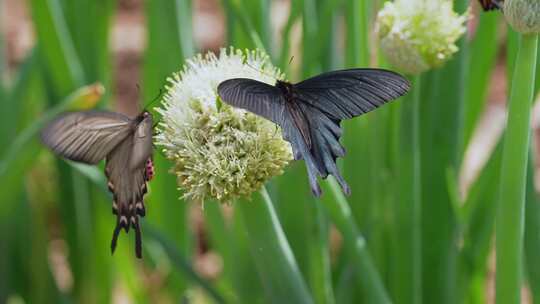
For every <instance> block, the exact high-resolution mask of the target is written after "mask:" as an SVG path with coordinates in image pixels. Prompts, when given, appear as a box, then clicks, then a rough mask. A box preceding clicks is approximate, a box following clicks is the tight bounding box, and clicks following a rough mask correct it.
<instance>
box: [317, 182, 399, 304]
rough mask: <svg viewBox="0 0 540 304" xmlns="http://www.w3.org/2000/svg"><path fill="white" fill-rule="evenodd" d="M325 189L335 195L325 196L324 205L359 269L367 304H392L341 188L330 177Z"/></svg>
mask: <svg viewBox="0 0 540 304" xmlns="http://www.w3.org/2000/svg"><path fill="white" fill-rule="evenodd" d="M323 187H324V188H325V190H326V192H330V193H332V196H329V195H326V196H323V198H322V200H321V201H322V203H323V205H324V207H325V210H326V212H327V213H328V215H329V216H330V218H331V220H332V222H333V223H334V224H335V225H336V227H337V228H338V230H339V231H340V232H341V234H342V235H343V244H344V246H345V250H346V251H347V254H348V255H349V257H350V258H351V259H352V261H353V263H352V264H353V265H354V266H355V267H356V269H355V270H356V273H357V277H358V278H359V279H360V281H361V284H362V286H361V288H362V290H363V292H364V293H365V295H366V297H367V299H366V303H378V304H379V303H381V304H384V303H392V302H391V301H390V297H389V296H388V293H387V291H386V288H385V287H384V284H383V282H382V279H381V276H380V274H379V272H378V271H377V269H376V267H375V264H374V263H373V260H372V258H371V255H370V253H369V251H368V248H367V245H366V240H365V239H364V237H363V236H362V234H361V233H360V231H359V229H358V227H357V226H356V223H355V221H354V218H353V216H352V213H351V209H350V207H349V203H348V202H347V199H346V198H345V196H344V195H343V192H341V188H340V186H339V184H338V183H337V181H336V180H335V179H334V177H332V176H330V177H328V182H326V183H323Z"/></svg>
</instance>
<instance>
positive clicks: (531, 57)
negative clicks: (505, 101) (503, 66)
mask: <svg viewBox="0 0 540 304" xmlns="http://www.w3.org/2000/svg"><path fill="white" fill-rule="evenodd" d="M537 42H538V35H537V34H530V35H528V34H523V35H521V37H520V42H519V50H518V54H517V58H516V61H515V66H514V73H513V75H514V76H513V79H512V92H511V94H510V100H509V110H508V121H507V129H506V133H505V138H504V151H503V159H502V168H501V183H500V193H499V208H498V212H497V217H496V250H497V279H496V296H497V303H501V304H502V303H505V304H512V303H515V304H518V303H520V293H521V277H522V273H521V272H522V271H521V270H522V256H523V227H524V208H525V186H526V171H527V152H528V148H529V140H530V132H531V129H530V120H531V104H532V99H533V91H534V78H535V69H536V52H537Z"/></svg>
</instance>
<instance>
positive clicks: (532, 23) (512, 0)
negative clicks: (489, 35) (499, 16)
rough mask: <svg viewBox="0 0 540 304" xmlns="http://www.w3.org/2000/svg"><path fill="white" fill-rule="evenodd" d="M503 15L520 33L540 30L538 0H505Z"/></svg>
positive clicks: (539, 0) (539, 5) (539, 1)
mask: <svg viewBox="0 0 540 304" xmlns="http://www.w3.org/2000/svg"><path fill="white" fill-rule="evenodd" d="M503 12H504V16H505V17H506V20H507V21H508V23H510V25H511V26H512V27H513V28H514V30H516V31H517V32H520V33H522V34H532V33H539V32H540V0H506V1H504V9H503Z"/></svg>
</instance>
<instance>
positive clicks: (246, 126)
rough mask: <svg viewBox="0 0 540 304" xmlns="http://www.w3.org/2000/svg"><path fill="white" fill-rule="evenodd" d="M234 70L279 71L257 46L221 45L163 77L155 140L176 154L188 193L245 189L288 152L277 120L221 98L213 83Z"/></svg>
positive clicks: (222, 196) (221, 196)
mask: <svg viewBox="0 0 540 304" xmlns="http://www.w3.org/2000/svg"><path fill="white" fill-rule="evenodd" d="M237 77H244V78H252V79H256V80H259V81H263V82H266V83H271V84H273V83H274V82H275V80H276V79H280V78H282V74H281V73H280V72H279V70H278V69H276V68H274V67H273V66H272V65H271V64H270V62H269V59H268V57H267V56H266V55H265V54H263V53H261V52H258V51H253V52H248V51H246V52H242V51H239V50H233V49H231V50H230V51H229V52H227V51H226V50H225V49H222V50H221V52H220V54H219V56H215V55H214V54H212V53H209V54H207V55H206V56H204V57H203V56H201V55H198V56H197V57H195V58H193V59H191V60H188V62H187V65H186V67H185V68H184V70H183V71H182V72H180V73H178V74H175V75H174V76H173V77H172V78H170V79H169V80H168V81H169V85H168V86H167V94H166V95H165V98H164V106H163V108H158V109H157V111H158V112H159V113H161V114H162V122H161V123H160V124H159V126H158V134H157V136H156V141H157V144H158V145H160V146H161V147H163V151H164V153H165V155H166V156H167V158H168V159H170V160H172V161H173V162H174V167H173V168H172V170H171V172H172V173H174V174H175V175H176V176H177V181H178V185H179V187H180V188H182V189H183V190H184V197H185V198H186V199H189V200H192V201H197V202H203V201H204V200H205V199H206V198H214V199H217V200H219V201H221V202H225V203H228V202H231V201H233V200H235V199H236V198H238V197H247V196H249V195H250V194H251V193H252V192H253V191H257V190H259V189H260V188H261V186H262V185H263V184H264V183H265V182H266V181H267V180H268V179H270V178H271V177H273V176H275V175H279V174H281V173H282V172H283V168H284V167H285V166H286V165H287V164H288V162H289V161H290V160H291V159H292V153H291V147H290V145H289V144H288V143H287V142H286V141H284V140H283V139H282V137H281V130H279V128H278V127H277V126H276V125H274V124H273V123H271V122H269V121H268V120H266V119H263V118H261V117H259V116H256V115H254V114H251V113H248V112H246V111H244V110H241V109H235V108H232V107H230V106H228V105H226V104H224V103H222V102H221V101H220V100H219V97H218V95H217V93H216V91H217V86H218V85H219V83H221V82H222V81H224V80H226V79H230V78H237ZM218 103H219V106H217V104H218Z"/></svg>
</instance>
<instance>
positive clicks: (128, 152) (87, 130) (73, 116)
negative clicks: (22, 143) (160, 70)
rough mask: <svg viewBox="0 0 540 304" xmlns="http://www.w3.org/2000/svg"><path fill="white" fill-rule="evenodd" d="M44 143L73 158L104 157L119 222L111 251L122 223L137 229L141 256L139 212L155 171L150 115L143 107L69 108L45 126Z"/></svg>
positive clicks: (84, 160) (92, 160)
mask: <svg viewBox="0 0 540 304" xmlns="http://www.w3.org/2000/svg"><path fill="white" fill-rule="evenodd" d="M41 138H42V141H43V143H44V144H45V145H46V146H48V147H49V148H50V149H51V150H52V151H54V152H55V153H56V154H58V155H60V156H62V157H64V158H67V159H69V160H73V161H77V162H82V163H86V164H91V165H95V164H97V163H98V162H99V161H101V160H103V159H105V175H106V177H107V180H108V182H107V186H108V188H109V191H110V192H111V193H112V194H113V204H112V212H113V214H115V215H116V217H117V220H116V227H115V229H114V232H113V237H112V241H111V251H112V252H114V250H115V248H116V243H117V238H118V234H119V232H120V230H121V229H124V230H125V231H126V232H128V231H129V229H130V228H133V229H134V230H135V252H136V255H137V257H141V256H142V238H141V229H140V224H139V218H140V217H142V216H145V214H146V209H145V206H144V200H143V197H144V195H145V194H146V193H147V182H148V181H149V180H150V179H151V177H152V175H153V168H152V169H151V172H149V168H148V163H149V162H150V164H151V159H152V115H151V114H150V113H149V112H146V111H144V112H142V113H141V114H140V115H138V116H137V117H135V118H133V119H130V118H128V117H127V116H124V115H122V114H119V113H114V112H107V111H82V112H70V113H65V114H62V115H60V116H59V117H57V118H56V119H54V120H53V121H51V122H50V123H49V124H48V125H47V126H46V127H45V128H44V129H43V130H42V132H41Z"/></svg>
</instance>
